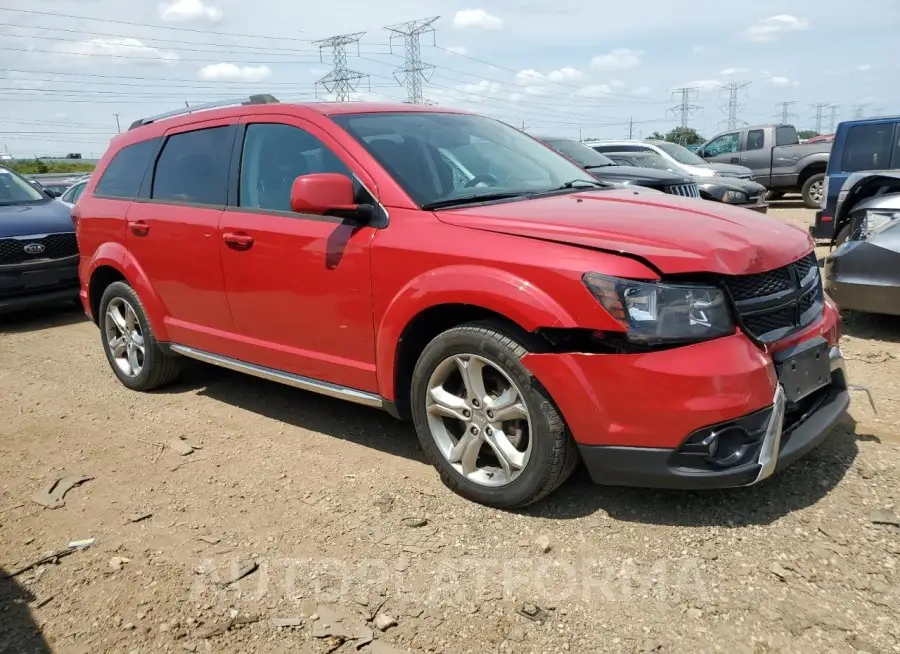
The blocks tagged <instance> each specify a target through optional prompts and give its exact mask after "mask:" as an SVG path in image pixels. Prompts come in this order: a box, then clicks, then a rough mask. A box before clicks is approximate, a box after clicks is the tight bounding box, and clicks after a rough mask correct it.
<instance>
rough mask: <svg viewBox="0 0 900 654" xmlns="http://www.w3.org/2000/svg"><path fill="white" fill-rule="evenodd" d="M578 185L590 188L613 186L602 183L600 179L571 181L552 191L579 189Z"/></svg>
mask: <svg viewBox="0 0 900 654" xmlns="http://www.w3.org/2000/svg"><path fill="white" fill-rule="evenodd" d="M578 184H588V185H589V186H599V187H601V188H602V187H607V186H612V184H608V183H606V182H601V181H600V180H599V179H570V180H569V181H568V182H566V183H565V184H563V185H562V186H559V187H557V188H555V189H552V190H553V191H565V190H567V189H570V188H579V187H578ZM582 188H583V187H582ZM551 192H552V191H551Z"/></svg>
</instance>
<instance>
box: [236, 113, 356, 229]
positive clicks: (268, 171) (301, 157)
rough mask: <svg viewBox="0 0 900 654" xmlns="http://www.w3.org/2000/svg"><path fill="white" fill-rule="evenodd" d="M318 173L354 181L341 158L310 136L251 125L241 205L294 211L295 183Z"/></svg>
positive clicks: (246, 141) (243, 163) (275, 125)
mask: <svg viewBox="0 0 900 654" xmlns="http://www.w3.org/2000/svg"><path fill="white" fill-rule="evenodd" d="M314 173H338V174H339V175H346V176H347V177H349V178H350V179H353V173H352V172H351V171H350V169H349V168H348V167H347V166H346V165H345V164H344V163H343V162H342V161H341V160H340V159H338V157H337V155H335V154H334V152H332V151H331V150H330V149H329V148H328V147H327V146H326V145H325V144H324V143H322V141H320V140H319V139H318V138H316V137H315V136H313V135H312V134H310V133H309V132H307V131H305V130H302V129H300V128H299V127H294V126H293V125H282V124H279V123H254V124H251V125H247V131H246V133H245V135H244V148H243V152H242V154H241V186H240V196H239V198H238V205H239V206H241V207H247V208H253V209H268V210H270V211H290V210H291V186H292V185H293V183H294V180H295V179H297V178H298V177H300V176H301V175H311V174H314ZM354 183H355V180H354Z"/></svg>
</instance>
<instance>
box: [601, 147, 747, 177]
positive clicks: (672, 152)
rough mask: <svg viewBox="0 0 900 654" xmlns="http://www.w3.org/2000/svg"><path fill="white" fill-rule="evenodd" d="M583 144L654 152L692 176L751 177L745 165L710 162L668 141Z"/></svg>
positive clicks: (623, 150) (620, 151) (603, 148)
mask: <svg viewBox="0 0 900 654" xmlns="http://www.w3.org/2000/svg"><path fill="white" fill-rule="evenodd" d="M585 145H587V146H590V147H592V148H594V149H595V150H596V151H597V152H602V153H606V152H619V153H622V152H656V153H657V154H658V155H660V156H661V157H663V158H664V159H666V160H668V161H670V162H671V163H673V164H675V165H677V166H680V167H681V168H683V169H685V170H686V171H688V173H689V174H691V175H693V176H694V177H731V178H735V179H747V180H749V179H752V178H753V171H752V170H750V169H749V168H747V167H746V166H735V165H733V164H723V163H710V162H708V161H706V160H705V159H702V158H700V157H699V156H697V155H696V154H695V153H693V152H691V151H690V150H688V149H687V148H686V147H684V146H683V145H678V144H677V143H669V142H668V141H653V140H645V141H586V142H585Z"/></svg>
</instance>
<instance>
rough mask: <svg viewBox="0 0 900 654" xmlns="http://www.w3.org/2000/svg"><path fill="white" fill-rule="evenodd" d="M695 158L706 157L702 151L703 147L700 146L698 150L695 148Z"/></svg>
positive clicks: (704, 151) (703, 150)
mask: <svg viewBox="0 0 900 654" xmlns="http://www.w3.org/2000/svg"><path fill="white" fill-rule="evenodd" d="M697 156H698V157H700V158H701V159H703V158H704V157H706V150H705V149H704V147H703V146H702V145H701V146H700V147H699V148H697Z"/></svg>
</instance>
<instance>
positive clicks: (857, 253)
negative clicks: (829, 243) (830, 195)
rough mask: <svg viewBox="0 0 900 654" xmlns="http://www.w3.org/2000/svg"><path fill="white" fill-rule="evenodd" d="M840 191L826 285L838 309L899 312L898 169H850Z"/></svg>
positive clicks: (897, 313)
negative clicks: (849, 173) (863, 171)
mask: <svg viewBox="0 0 900 654" xmlns="http://www.w3.org/2000/svg"><path fill="white" fill-rule="evenodd" d="M840 195H841V199H840V201H839V202H838V204H837V211H836V212H835V229H837V231H838V238H837V239H836V240H837V241H838V243H839V245H838V248H837V249H836V250H835V251H834V252H833V253H832V254H830V255H829V256H828V257H826V259H825V290H826V291H827V292H828V294H829V295H830V296H831V297H832V299H834V301H835V302H836V303H837V305H838V307H840V308H841V309H850V310H853V311H862V312H866V313H881V314H888V315H900V171H879V172H867V173H854V174H853V175H851V176H850V177H849V178H848V179H847V182H846V183H845V184H844V186H843V188H842V189H841V191H840Z"/></svg>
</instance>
